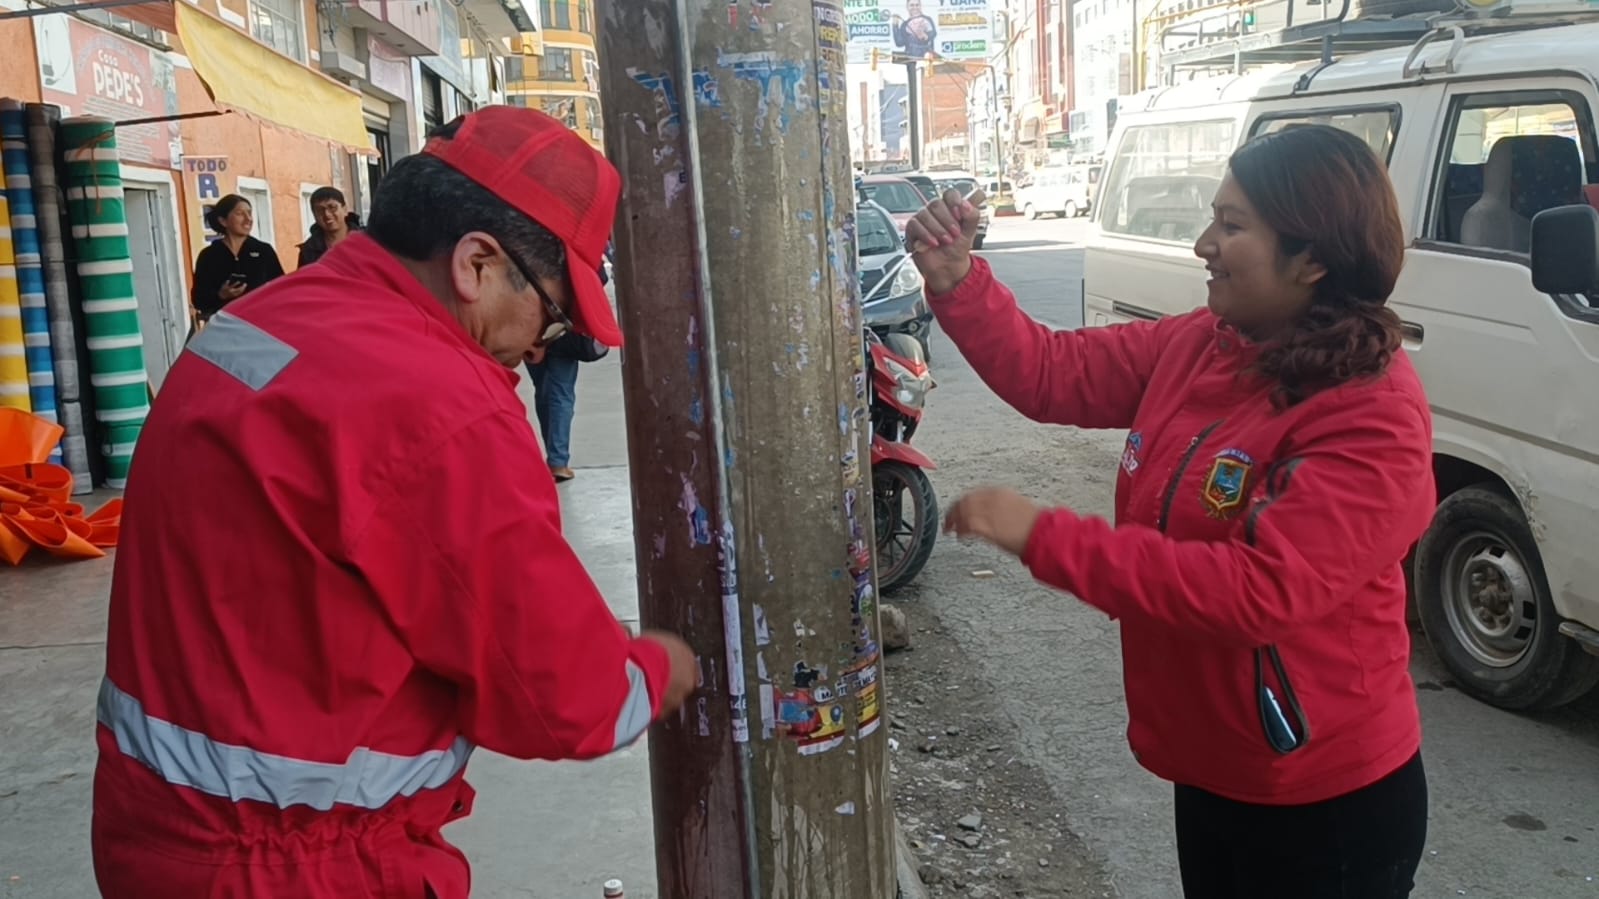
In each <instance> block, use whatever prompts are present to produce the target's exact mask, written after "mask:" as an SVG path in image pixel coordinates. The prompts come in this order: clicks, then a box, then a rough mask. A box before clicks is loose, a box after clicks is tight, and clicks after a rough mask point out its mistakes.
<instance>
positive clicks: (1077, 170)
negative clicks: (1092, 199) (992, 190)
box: [1016, 165, 1089, 219]
mask: <svg viewBox="0 0 1599 899" xmlns="http://www.w3.org/2000/svg"><path fill="white" fill-rule="evenodd" d="M1016 208H1017V209H1018V210H1020V211H1021V213H1022V215H1025V216H1027V217H1028V218H1029V219H1036V218H1038V217H1039V216H1041V215H1058V216H1060V217H1061V218H1077V217H1078V216H1080V215H1087V214H1088V210H1089V198H1088V166H1083V165H1051V166H1045V167H1043V168H1041V169H1035V170H1034V171H1033V179H1032V180H1031V181H1029V182H1028V183H1027V184H1025V185H1023V186H1021V187H1019V188H1017V189H1016Z"/></svg>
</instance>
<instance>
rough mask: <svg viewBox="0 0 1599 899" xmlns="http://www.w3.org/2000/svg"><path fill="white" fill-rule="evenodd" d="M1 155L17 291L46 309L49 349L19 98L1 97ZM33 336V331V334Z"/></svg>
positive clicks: (54, 368) (54, 367) (31, 308)
mask: <svg viewBox="0 0 1599 899" xmlns="http://www.w3.org/2000/svg"><path fill="white" fill-rule="evenodd" d="M0 158H3V159H4V162H5V172H6V202H7V204H8V205H9V206H10V207H11V246H12V249H13V250H14V251H15V253H16V260H17V292H18V295H19V296H20V298H21V300H22V308H23V309H24V310H27V311H28V313H29V314H30V317H35V318H36V317H38V316H37V314H38V313H42V315H43V318H44V321H45V335H46V336H45V340H46V349H47V350H52V349H53V348H51V347H50V346H49V344H48V341H49V333H50V312H49V307H48V305H47V304H46V302H45V298H44V268H43V265H42V260H41V256H40V253H39V226H38V219H37V218H36V217H35V216H34V214H33V180H32V174H31V170H32V168H33V163H32V162H31V161H30V160H29V159H28V127H27V124H26V121H25V120H24V117H23V112H22V104H21V103H18V102H17V101H15V100H3V101H0ZM29 338H30V339H31V335H29ZM48 355H49V358H50V377H51V383H52V385H56V384H58V383H59V381H60V378H59V377H58V373H59V370H60V367H61V366H60V360H58V359H56V358H55V353H54V352H53V351H52V352H49V353H48ZM55 401H56V407H57V408H56V410H55V411H56V417H57V418H58V419H59V418H60V415H61V409H60V403H61V394H60V391H59V390H57V391H56V396H55ZM50 461H51V462H54V463H56V464H58V465H59V464H61V462H62V453H61V446H60V445H59V444H57V445H56V448H55V449H54V450H53V451H52V452H51V453H50Z"/></svg>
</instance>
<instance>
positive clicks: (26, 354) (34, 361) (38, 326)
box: [0, 154, 56, 458]
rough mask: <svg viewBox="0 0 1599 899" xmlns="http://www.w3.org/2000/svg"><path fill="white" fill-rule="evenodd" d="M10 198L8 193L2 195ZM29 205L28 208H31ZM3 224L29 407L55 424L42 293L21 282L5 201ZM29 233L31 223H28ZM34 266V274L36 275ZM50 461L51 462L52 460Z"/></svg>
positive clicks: (0, 243)
mask: <svg viewBox="0 0 1599 899" xmlns="http://www.w3.org/2000/svg"><path fill="white" fill-rule="evenodd" d="M9 168H10V160H8V159H5V158H4V154H0V169H9ZM4 193H5V195H6V196H7V197H8V198H9V196H10V194H11V191H9V190H7V191H5V192H4ZM30 205H31V204H30ZM0 220H3V221H4V222H5V226H6V233H5V238H4V239H3V240H0V267H3V268H5V269H6V270H7V271H9V272H10V274H11V284H12V285H13V287H14V288H15V289H16V290H17V293H18V299H19V300H20V305H21V308H22V343H23V359H24V360H25V361H26V362H27V366H28V403H29V404H30V405H31V406H32V412H33V414H34V415H37V416H39V417H40V418H42V419H44V420H45V421H52V422H53V421H55V420H56V374H55V363H54V362H53V361H52V360H51V358H50V317H49V315H48V313H47V312H46V311H45V306H44V295H43V293H42V292H41V293H39V294H34V295H30V294H29V293H27V292H26V289H25V288H26V286H27V285H25V284H24V282H23V280H22V272H21V270H20V269H19V268H18V267H17V250H16V243H15V238H16V235H15V228H14V225H13V223H12V220H11V203H10V201H9V199H7V200H6V201H5V215H4V216H0ZM27 224H28V227H29V228H30V229H31V228H32V227H33V223H32V222H31V221H30V222H28V223H27ZM37 270H38V266H37V263H35V265H34V271H35V273H37ZM52 458H54V457H53V456H52Z"/></svg>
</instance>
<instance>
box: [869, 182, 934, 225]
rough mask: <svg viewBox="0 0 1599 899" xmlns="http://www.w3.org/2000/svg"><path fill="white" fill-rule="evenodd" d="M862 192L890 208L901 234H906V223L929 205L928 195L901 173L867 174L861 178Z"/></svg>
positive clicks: (882, 205)
mask: <svg viewBox="0 0 1599 899" xmlns="http://www.w3.org/2000/svg"><path fill="white" fill-rule="evenodd" d="M860 192H861V194H862V196H864V197H865V198H866V199H868V200H870V201H872V202H873V203H876V204H877V205H879V206H881V207H883V208H884V209H886V210H888V214H889V215H891V216H893V218H894V224H896V225H898V226H899V229H898V231H899V234H900V235H901V236H904V234H905V225H906V224H907V223H909V222H910V220H911V219H912V218H914V217H915V215H916V213H918V212H921V211H922V209H923V207H925V206H926V205H927V197H926V196H925V195H923V194H922V192H921V189H920V188H918V187H917V186H916V185H914V184H912V183H911V182H910V181H907V180H906V179H905V178H904V176H901V175H867V176H866V177H864V178H862V179H861V186H860Z"/></svg>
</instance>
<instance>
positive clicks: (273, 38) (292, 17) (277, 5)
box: [250, 0, 305, 62]
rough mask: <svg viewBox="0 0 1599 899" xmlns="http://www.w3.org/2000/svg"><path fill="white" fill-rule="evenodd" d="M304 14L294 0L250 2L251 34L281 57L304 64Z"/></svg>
mask: <svg viewBox="0 0 1599 899" xmlns="http://www.w3.org/2000/svg"><path fill="white" fill-rule="evenodd" d="M303 13H304V9H303V7H301V5H300V4H299V3H298V2H297V0H250V34H252V35H254V36H255V39H256V40H258V41H260V42H261V43H263V44H266V45H267V46H268V47H271V48H272V49H274V50H276V51H278V52H279V53H282V54H283V55H284V56H287V57H289V58H291V59H295V60H298V61H300V62H305V22H304V19H303Z"/></svg>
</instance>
